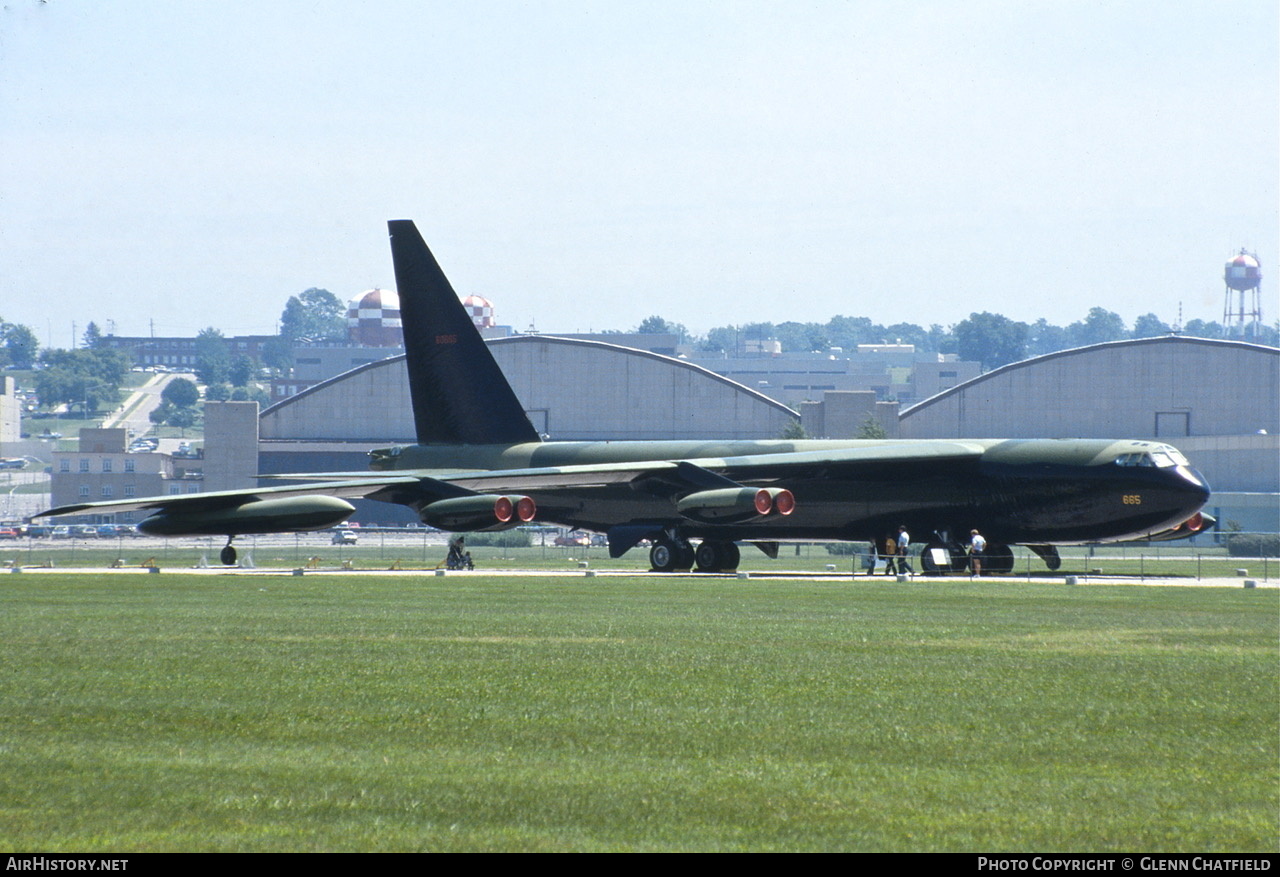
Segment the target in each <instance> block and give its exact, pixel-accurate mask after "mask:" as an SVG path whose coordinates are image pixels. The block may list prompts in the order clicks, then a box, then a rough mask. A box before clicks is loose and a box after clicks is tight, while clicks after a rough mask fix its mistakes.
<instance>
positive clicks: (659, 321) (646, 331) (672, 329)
mask: <svg viewBox="0 0 1280 877" xmlns="http://www.w3.org/2000/svg"><path fill="white" fill-rule="evenodd" d="M636 333H637V334H639V335H675V336H676V338H677V339H679V340H680V341H684V340H685V339H686V338H688V337H689V330H688V329H686V328H685V327H684V324H683V323H671V322H668V321H667V320H664V319H663V318H662V317H659V316H656V315H655V316H652V317H645V318H644V320H642V321H641V322H640V325H639V326H637V327H636Z"/></svg>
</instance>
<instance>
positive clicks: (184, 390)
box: [160, 378, 200, 408]
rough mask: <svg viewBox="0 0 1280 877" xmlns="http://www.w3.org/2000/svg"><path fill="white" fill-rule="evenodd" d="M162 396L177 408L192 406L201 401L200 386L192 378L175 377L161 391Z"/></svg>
mask: <svg viewBox="0 0 1280 877" xmlns="http://www.w3.org/2000/svg"><path fill="white" fill-rule="evenodd" d="M160 398H161V399H163V400H164V401H165V402H168V403H169V404H170V405H173V406H175V407H177V408H192V407H194V406H195V405H197V404H198V403H199V402H200V388H199V387H197V386H196V382H195V381H193V380H191V379H190V378H174V379H173V380H171V381H169V383H168V384H166V385H165V388H164V389H163V390H162V391H161V392H160Z"/></svg>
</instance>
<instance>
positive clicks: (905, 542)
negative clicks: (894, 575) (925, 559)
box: [898, 525, 916, 575]
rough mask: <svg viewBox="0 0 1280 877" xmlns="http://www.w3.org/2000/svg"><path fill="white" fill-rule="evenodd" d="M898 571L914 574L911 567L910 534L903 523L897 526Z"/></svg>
mask: <svg viewBox="0 0 1280 877" xmlns="http://www.w3.org/2000/svg"><path fill="white" fill-rule="evenodd" d="M898 572H909V573H911V574H912V575H915V574H916V571H915V570H914V569H912V568H911V534H910V533H908V532H907V528H906V526H905V525H903V526H901V527H899V528H898Z"/></svg>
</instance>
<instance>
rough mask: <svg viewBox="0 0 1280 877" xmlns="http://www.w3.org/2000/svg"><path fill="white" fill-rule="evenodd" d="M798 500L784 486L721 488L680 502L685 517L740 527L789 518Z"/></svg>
mask: <svg viewBox="0 0 1280 877" xmlns="http://www.w3.org/2000/svg"><path fill="white" fill-rule="evenodd" d="M795 507H796V499H795V497H794V496H792V495H791V491H789V490H787V489H786V488H781V487H721V488H716V489H714V490H699V491H697V492H696V493H691V494H689V495H688V496H685V497H682V498H680V499H678V500H676V511H677V512H679V513H680V515H681V517H684V518H687V519H689V520H690V521H697V522H699V523H703V524H740V523H742V522H744V521H751V520H754V519H756V518H763V517H765V516H766V515H774V514H776V515H789V514H791V513H792V512H793V511H795Z"/></svg>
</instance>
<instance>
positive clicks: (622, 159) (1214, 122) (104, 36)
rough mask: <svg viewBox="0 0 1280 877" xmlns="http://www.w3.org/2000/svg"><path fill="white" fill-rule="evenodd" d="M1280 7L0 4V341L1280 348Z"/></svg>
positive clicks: (1245, 3)
mask: <svg viewBox="0 0 1280 877" xmlns="http://www.w3.org/2000/svg"><path fill="white" fill-rule="evenodd" d="M1278 30H1280V24H1278V22H1277V4H1276V3H1275V0H1235V2H1233V0H1214V2H1200V0H1179V2H1177V3H1168V2H1086V0H1080V2H1065V0H1063V2H1047V0H1041V2H1037V0H1008V2H987V0H964V2H959V0H956V2H861V0H849V2H770V3H756V2H740V0H737V2H688V0H686V2H670V3H667V2H643V3H640V2H634V3H619V2H570V0H563V2H467V3H455V2H439V3H436V2H390V0H388V2H378V0H368V2H355V0H349V2H303V0H272V2H264V0H216V2H186V0H94V2H89V0H48V2H45V3H41V2H39V0H0V167H2V168H3V171H2V176H0V316H2V317H3V318H4V319H7V320H9V321H13V322H21V323H26V324H28V325H30V326H31V327H32V328H33V329H35V330H36V333H37V334H38V335H39V337H40V340H41V342H42V343H45V342H47V341H48V340H49V339H50V337H51V338H52V341H53V344H54V345H55V346H67V345H68V344H69V343H70V341H71V337H72V335H71V322H72V321H73V320H75V321H77V323H78V328H79V330H81V331H82V330H83V327H84V325H85V323H86V322H87V321H89V320H95V321H97V322H98V323H99V325H101V326H103V327H104V329H105V328H106V327H107V325H108V321H114V323H115V327H116V331H117V333H119V334H145V333H146V332H148V331H149V327H150V322H151V321H152V320H154V325H155V331H156V332H157V334H180V333H191V332H195V331H197V330H199V329H201V328H203V327H205V326H209V325H212V326H216V327H218V328H220V329H222V330H223V331H225V332H227V333H228V334H231V333H249V332H272V331H274V329H275V321H276V320H277V319H278V317H279V314H280V311H281V310H282V309H283V307H284V303H285V300H286V299H287V298H288V297H289V296H290V295H294V294H296V293H299V292H301V291H302V290H304V289H306V288H307V287H310V286H323V287H325V288H327V289H329V290H331V291H333V292H334V293H336V294H337V295H339V296H340V297H342V298H343V299H349V298H351V297H353V296H354V295H356V294H357V293H359V292H360V291H362V290H364V289H368V288H370V287H373V286H375V285H381V286H393V285H394V279H393V276H392V270H391V260H390V256H389V254H388V251H387V246H386V226H385V222H386V220H387V219H392V218H411V219H415V220H416V221H417V223H418V227H419V228H420V229H421V231H422V233H423V235H424V237H425V238H426V239H427V241H428V243H429V244H430V245H431V246H432V248H433V250H434V251H435V253H436V256H437V258H438V259H439V260H440V263H441V265H442V266H443V267H444V269H445V271H446V273H448V274H449V275H450V277H451V279H452V280H453V281H454V286H455V287H456V288H457V289H458V291H459V292H460V293H462V294H464V295H465V294H467V293H471V292H475V293H479V294H481V295H485V296H487V297H489V298H491V299H492V300H493V301H494V303H495V306H496V308H497V311H498V317H499V320H500V321H501V322H504V323H509V324H511V325H514V326H516V327H517V328H521V329H523V328H525V327H527V326H528V325H529V324H530V322H533V321H536V324H537V326H538V328H539V329H541V330H543V331H549V332H554V331H575V330H582V331H586V330H588V329H593V328H594V329H601V328H617V329H627V328H631V327H634V326H635V325H636V324H638V323H639V322H640V321H641V320H642V319H643V318H644V317H646V316H648V315H650V314H660V315H662V316H664V317H666V318H667V319H671V320H677V321H680V322H683V323H685V324H686V325H688V326H689V327H690V328H691V329H695V330H699V331H702V330H705V329H707V328H710V327H711V326H715V325H724V324H729V323H742V322H752V321H764V320H768V321H773V322H781V321H784V320H801V321H808V320H826V319H827V318H828V317H830V316H832V315H834V314H847V315H865V316H869V317H871V318H873V319H874V320H876V321H877V322H884V323H891V322H898V321H908V322H915V323H920V324H924V325H927V324H930V323H941V324H943V325H949V324H952V323H955V322H957V321H959V320H961V319H963V318H964V317H966V316H967V315H968V314H969V313H970V312H972V311H982V310H990V311H996V312H1000V313H1004V314H1006V315H1008V316H1011V317H1014V318H1016V319H1021V320H1027V321H1032V320H1035V319H1036V318H1038V317H1042V316H1043V317H1046V318H1047V319H1049V320H1050V321H1051V322H1054V323H1060V324H1066V323H1070V322H1072V321H1075V320H1078V319H1081V318H1082V317H1083V316H1084V315H1085V313H1086V312H1087V310H1088V309H1089V307H1091V306H1094V305H1101V306H1103V307H1106V308H1108V309H1111V310H1114V311H1117V312H1118V313H1120V314H1121V316H1123V317H1124V318H1125V320H1126V321H1128V322H1132V320H1133V318H1134V317H1136V316H1138V315H1139V314H1143V313H1147V312H1149V311H1154V312H1156V313H1157V314H1159V315H1160V316H1161V317H1163V318H1164V319H1166V320H1168V321H1172V320H1173V319H1174V318H1175V317H1176V315H1177V309H1178V303H1179V302H1180V301H1181V302H1182V305H1183V313H1184V319H1191V318H1195V317H1199V318H1202V319H1220V318H1221V315H1222V281H1221V273H1222V265H1223V262H1224V261H1225V260H1226V258H1227V257H1228V256H1229V255H1230V254H1231V253H1232V252H1233V251H1234V250H1235V249H1237V248H1239V247H1241V246H1245V247H1248V248H1250V249H1254V250H1256V251H1257V252H1258V254H1259V256H1260V257H1261V259H1262V262H1263V271H1264V275H1265V277H1266V279H1265V280H1264V287H1263V289H1264V292H1266V293H1267V295H1266V301H1265V304H1264V309H1265V310H1266V318H1267V320H1268V321H1269V322H1270V321H1273V320H1274V319H1275V318H1276V316H1277V313H1276V305H1275V302H1276V296H1275V294H1274V290H1275V289H1276V288H1277V281H1280V275H1278V274H1277V257H1278V256H1280V231H1278V228H1280V207H1278V205H1280V193H1278V185H1277V175H1278V174H1280V146H1278V145H1277V144H1278V143H1280V133H1278V131H1277V119H1278V117H1280V105H1278V102H1277V91H1278V88H1280V86H1278V83H1280V65H1278V63H1277V54H1278V53H1277V33H1278Z"/></svg>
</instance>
